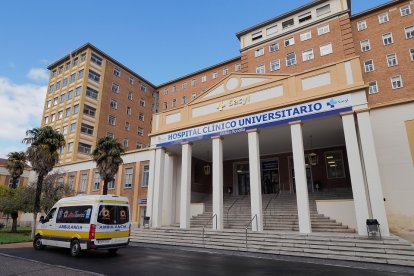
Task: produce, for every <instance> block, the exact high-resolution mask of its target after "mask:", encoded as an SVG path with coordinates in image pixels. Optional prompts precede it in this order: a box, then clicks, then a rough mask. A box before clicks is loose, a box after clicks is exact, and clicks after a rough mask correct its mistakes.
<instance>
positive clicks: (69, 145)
mask: <svg viewBox="0 0 414 276" xmlns="http://www.w3.org/2000/svg"><path fill="white" fill-rule="evenodd" d="M66 148H67V150H66V152H67V153H70V152H72V151H73V142H70V143H68V145H67V147H66Z"/></svg>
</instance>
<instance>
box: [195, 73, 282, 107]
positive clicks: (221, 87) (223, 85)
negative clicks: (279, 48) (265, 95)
mask: <svg viewBox="0 0 414 276" xmlns="http://www.w3.org/2000/svg"><path fill="white" fill-rule="evenodd" d="M288 76H289V75H262V74H261V75H256V74H235V73H232V74H230V75H229V76H228V77H226V78H225V79H223V80H221V81H220V82H219V83H217V84H215V85H214V86H213V87H211V88H209V89H208V90H207V91H205V92H204V93H203V94H201V95H200V96H198V97H197V98H195V99H194V100H193V101H192V102H191V104H197V103H200V102H203V101H205V100H210V99H214V98H218V97H222V96H226V95H230V94H234V93H237V92H239V91H242V90H245V89H248V88H251V87H254V86H257V85H265V84H267V83H270V82H275V81H278V80H281V79H284V78H287V77H288Z"/></svg>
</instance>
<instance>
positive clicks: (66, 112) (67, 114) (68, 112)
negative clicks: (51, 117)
mask: <svg viewBox="0 0 414 276" xmlns="http://www.w3.org/2000/svg"><path fill="white" fill-rule="evenodd" d="M69 116H70V107H68V108H66V110H65V117H69Z"/></svg>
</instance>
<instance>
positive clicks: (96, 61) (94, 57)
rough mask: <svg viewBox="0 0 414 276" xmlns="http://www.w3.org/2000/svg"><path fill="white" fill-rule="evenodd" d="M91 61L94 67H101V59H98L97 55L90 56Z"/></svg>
mask: <svg viewBox="0 0 414 276" xmlns="http://www.w3.org/2000/svg"><path fill="white" fill-rule="evenodd" d="M91 61H92V62H93V63H95V64H96V65H98V66H101V65H102V59H101V58H100V57H98V56H97V55H95V54H92V55H91Z"/></svg>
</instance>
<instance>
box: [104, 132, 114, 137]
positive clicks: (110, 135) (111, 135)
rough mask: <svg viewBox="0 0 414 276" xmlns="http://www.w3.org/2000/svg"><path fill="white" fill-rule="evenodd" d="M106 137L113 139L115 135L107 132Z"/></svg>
mask: <svg viewBox="0 0 414 276" xmlns="http://www.w3.org/2000/svg"><path fill="white" fill-rule="evenodd" d="M106 136H107V137H111V138H115V135H114V134H113V133H112V132H107V133H106Z"/></svg>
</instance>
